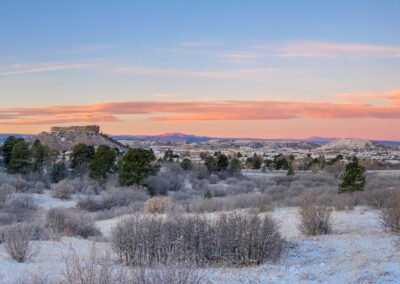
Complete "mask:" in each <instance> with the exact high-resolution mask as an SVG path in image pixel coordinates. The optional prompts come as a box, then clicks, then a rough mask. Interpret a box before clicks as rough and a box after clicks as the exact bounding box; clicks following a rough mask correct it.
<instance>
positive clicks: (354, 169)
mask: <svg viewBox="0 0 400 284" xmlns="http://www.w3.org/2000/svg"><path fill="white" fill-rule="evenodd" d="M340 178H341V180H342V182H341V183H340V185H339V193H343V192H354V191H362V190H364V187H365V184H366V178H365V168H364V167H363V166H361V165H359V163H358V160H357V158H353V161H351V162H350V163H348V164H347V165H346V168H345V170H344V173H343V174H342V175H341V177H340Z"/></svg>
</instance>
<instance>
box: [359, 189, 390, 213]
mask: <svg viewBox="0 0 400 284" xmlns="http://www.w3.org/2000/svg"><path fill="white" fill-rule="evenodd" d="M364 194H365V201H366V203H367V205H369V206H371V207H372V208H374V209H381V208H382V207H383V206H384V205H385V203H386V202H387V201H388V200H389V199H390V197H391V196H392V194H391V191H390V190H388V189H386V188H376V189H373V190H366V191H365V193H364Z"/></svg>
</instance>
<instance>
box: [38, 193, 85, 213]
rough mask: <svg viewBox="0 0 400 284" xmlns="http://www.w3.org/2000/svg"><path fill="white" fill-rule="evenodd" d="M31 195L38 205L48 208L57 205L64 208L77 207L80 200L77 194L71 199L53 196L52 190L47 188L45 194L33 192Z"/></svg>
mask: <svg viewBox="0 0 400 284" xmlns="http://www.w3.org/2000/svg"><path fill="white" fill-rule="evenodd" d="M31 196H32V198H33V201H34V202H35V204H36V205H37V206H39V207H41V208H42V209H46V210H49V209H51V208H56V207H62V208H71V207H75V206H76V203H77V200H78V198H77V196H76V195H75V194H74V195H72V197H71V199H68V200H62V199H58V198H54V197H52V196H51V191H50V190H45V191H44V193H43V194H37V193H33V194H31Z"/></svg>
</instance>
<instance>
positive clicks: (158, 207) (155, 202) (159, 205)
mask: <svg viewBox="0 0 400 284" xmlns="http://www.w3.org/2000/svg"><path fill="white" fill-rule="evenodd" d="M172 206H173V202H172V199H171V198H169V197H161V196H155V197H152V198H150V199H149V200H147V201H146V202H145V203H144V209H145V211H146V213H152V214H164V213H167V212H169V211H171V209H172Z"/></svg>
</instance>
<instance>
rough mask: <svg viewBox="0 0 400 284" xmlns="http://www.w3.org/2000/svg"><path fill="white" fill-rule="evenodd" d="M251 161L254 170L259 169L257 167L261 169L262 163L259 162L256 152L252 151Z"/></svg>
mask: <svg viewBox="0 0 400 284" xmlns="http://www.w3.org/2000/svg"><path fill="white" fill-rule="evenodd" d="M251 162H252V168H253V169H254V170H259V169H261V164H262V163H261V160H260V158H259V157H258V156H257V154H256V153H254V155H253V158H252V160H251Z"/></svg>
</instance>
